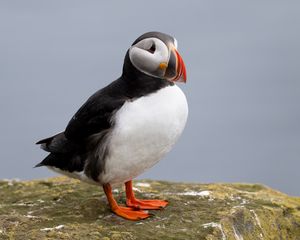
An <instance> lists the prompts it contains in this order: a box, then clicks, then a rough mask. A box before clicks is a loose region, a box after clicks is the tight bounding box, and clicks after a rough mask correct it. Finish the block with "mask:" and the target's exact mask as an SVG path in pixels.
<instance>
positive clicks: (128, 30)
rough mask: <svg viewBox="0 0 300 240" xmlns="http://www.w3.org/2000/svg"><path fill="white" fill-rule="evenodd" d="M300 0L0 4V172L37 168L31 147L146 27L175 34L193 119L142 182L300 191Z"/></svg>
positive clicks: (115, 70) (106, 78) (26, 173)
mask: <svg viewBox="0 0 300 240" xmlns="http://www.w3.org/2000/svg"><path fill="white" fill-rule="evenodd" d="M299 10H300V2H299V1H276V0H272V1H258V0H254V1H238V0H236V1H232V0H228V1H210V0H206V1H199V0H197V1H196V0H195V1H156V0H155V1H154V0H152V1H137V0H136V1H99V0H97V1H96V0H95V1H89V0H87V1H76V0H66V1H58V0H52V1H43V0H36V1H32V0H27V1H21V0H20V1H14V0H10V1H1V2H0V116H1V118H0V123H1V124H0V146H1V147H0V148H1V149H0V150H1V151H0V163H1V165H0V178H20V179H33V178H43V177H49V176H53V175H55V174H54V173H51V172H50V171H49V170H47V169H46V168H38V169H33V168H32V166H34V165H35V164H36V163H38V162H39V161H41V160H42V159H43V158H44V157H45V156H46V153H45V152H43V151H42V150H40V149H39V148H38V146H36V145H34V143H35V142H36V141H37V140H39V139H41V138H44V137H48V136H50V135H53V134H55V133H57V132H59V131H62V130H63V129H64V128H65V127H66V124H67V123H68V121H69V120H70V118H71V117H72V115H73V114H74V113H75V111H76V110H77V109H78V108H79V107H80V106H81V104H82V103H83V102H84V101H85V100H86V99H87V98H88V97H89V96H90V95H91V94H92V93H94V92H95V91H96V90H98V89H99V88H102V87H104V86H105V85H106V84H108V83H110V82H111V81H112V80H114V79H116V78H118V77H119V76H120V74H121V70H122V64H123V59H124V55H125V53H126V51H127V48H128V47H129V46H130V45H131V43H132V42H133V41H134V40H135V39H136V38H137V37H138V36H139V35H141V34H142V33H144V32H147V31H151V30H157V31H162V32H166V33H169V34H171V35H173V36H175V37H176V38H177V40H178V43H179V50H180V53H181V55H182V57H183V59H184V60H185V63H186V66H187V71H188V83H187V84H186V85H185V86H183V85H181V88H182V89H183V91H184V92H185V93H186V96H187V98H188V102H189V111H190V114H189V119H188V123H187V127H186V129H185V132H184V134H183V136H182V137H181V139H180V140H179V142H178V143H177V145H176V146H175V148H174V149H173V150H172V152H171V153H170V154H168V156H166V158H165V159H164V160H163V161H161V162H160V163H159V164H158V165H156V166H155V167H154V168H152V169H151V170H150V171H148V172H146V173H145V174H144V175H142V176H141V178H153V179H164V180H175V181H192V182H250V183H263V184H266V185H269V186H271V187H273V188H276V189H279V190H281V191H284V192H286V193H289V194H292V195H298V196H299V195H300V187H299V182H300V174H299V169H300V161H299V157H300V46H299V44H300V31H299V26H300V14H299Z"/></svg>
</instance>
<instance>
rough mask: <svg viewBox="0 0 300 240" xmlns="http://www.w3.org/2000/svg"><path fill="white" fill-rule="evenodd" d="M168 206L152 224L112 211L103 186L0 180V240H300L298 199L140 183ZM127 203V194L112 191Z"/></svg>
mask: <svg viewBox="0 0 300 240" xmlns="http://www.w3.org/2000/svg"><path fill="white" fill-rule="evenodd" d="M134 187H135V190H136V194H137V196H138V197H140V198H160V199H167V200H169V202H170V204H169V206H168V207H167V208H166V209H164V210H161V211H151V212H152V213H154V214H155V215H154V216H153V217H151V218H149V219H146V220H143V221H139V222H131V221H128V220H124V219H122V218H120V217H118V216H116V215H114V214H113V213H111V212H110V210H109V208H108V206H107V202H106V197H105V195H104V194H103V192H102V189H101V187H97V186H93V185H88V184H85V183H81V182H79V181H77V180H72V179H69V178H65V177H58V178H52V179H46V180H35V181H0V239H1V240H2V239H3V240H6V239H9V240H11V239H20V240H21V239H22V240H23V239H72V240H73V239H97V240H98V239H102V240H110V239H111V240H117V239H208V240H217V239H222V240H229V239H236V240H240V239H244V240H247V239H251V240H253V239H300V198H298V197H290V196H287V195H285V194H283V193H280V192H278V191H275V190H272V189H270V188H268V187H265V186H262V185H257V184H187V183H172V182H163V181H150V180H143V181H137V182H135V186H134ZM115 196H116V199H117V200H118V202H120V203H121V204H124V203H125V196H124V194H123V191H122V189H119V190H118V191H115Z"/></svg>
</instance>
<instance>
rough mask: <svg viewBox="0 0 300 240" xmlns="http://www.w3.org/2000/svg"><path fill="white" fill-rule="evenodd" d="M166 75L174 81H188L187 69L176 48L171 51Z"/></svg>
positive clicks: (166, 66)
mask: <svg viewBox="0 0 300 240" xmlns="http://www.w3.org/2000/svg"><path fill="white" fill-rule="evenodd" d="M161 67H165V68H166V71H165V75H164V77H165V78H166V79H168V80H169V81H173V82H184V83H185V82H186V69H185V64H184V62H183V60H182V57H181V56H180V54H179V53H178V51H177V50H176V49H175V48H172V49H171V51H170V58H169V62H168V64H166V65H165V66H161Z"/></svg>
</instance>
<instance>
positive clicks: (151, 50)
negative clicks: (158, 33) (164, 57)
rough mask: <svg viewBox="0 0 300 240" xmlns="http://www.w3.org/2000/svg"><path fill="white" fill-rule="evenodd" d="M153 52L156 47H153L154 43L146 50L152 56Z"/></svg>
mask: <svg viewBox="0 0 300 240" xmlns="http://www.w3.org/2000/svg"><path fill="white" fill-rule="evenodd" d="M155 50H156V47H155V44H154V43H152V45H151V47H150V48H149V49H147V51H148V52H150V53H152V54H153V53H154V52H155Z"/></svg>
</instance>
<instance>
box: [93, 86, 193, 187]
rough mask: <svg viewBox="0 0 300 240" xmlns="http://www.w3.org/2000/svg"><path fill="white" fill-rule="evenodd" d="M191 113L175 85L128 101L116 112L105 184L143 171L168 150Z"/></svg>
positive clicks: (106, 164)
mask: <svg viewBox="0 0 300 240" xmlns="http://www.w3.org/2000/svg"><path fill="white" fill-rule="evenodd" d="M187 115H188V105H187V101H186V98H185V95H184V93H183V92H182V91H181V90H180V88H179V87H177V86H176V85H174V86H168V87H165V88H163V89H161V90H159V91H158V92H156V93H153V94H150V95H147V96H145V97H141V98H139V99H137V100H135V101H132V102H126V103H125V104H124V105H123V106H122V108H121V109H120V110H119V111H118V112H117V113H116V116H115V126H114V130H113V131H112V134H111V138H110V140H109V141H110V143H109V146H110V148H109V155H108V157H107V159H106V161H105V162H106V163H105V171H104V172H103V173H102V174H101V175H100V176H99V180H100V182H102V183H122V182H125V181H128V180H130V179H132V178H135V177H136V176H138V175H140V174H141V173H143V172H144V171H145V170H146V169H148V168H150V167H152V166H153V165H154V164H155V163H157V162H158V161H159V160H160V159H161V158H162V157H163V156H164V155H165V154H166V153H167V152H169V151H170V150H171V148H172V146H173V145H174V143H175V142H176V140H177V139H178V138H179V136H180V135H181V133H182V131H183V129H184V126H185V123H186V120H187Z"/></svg>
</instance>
